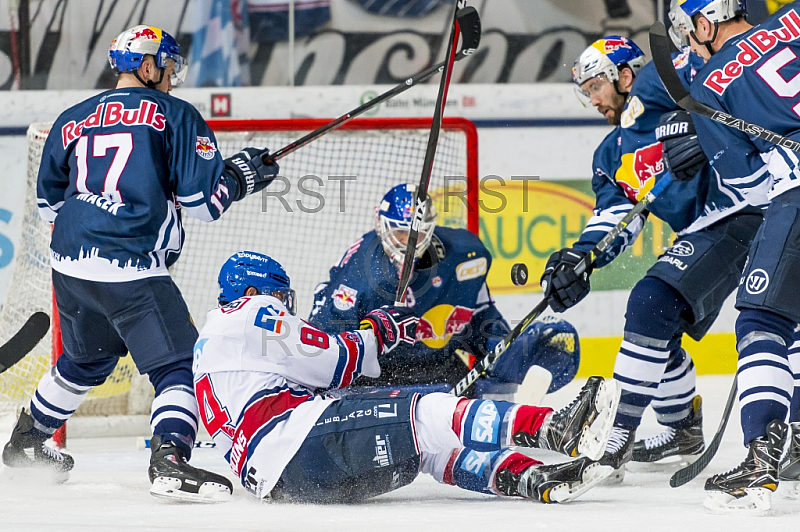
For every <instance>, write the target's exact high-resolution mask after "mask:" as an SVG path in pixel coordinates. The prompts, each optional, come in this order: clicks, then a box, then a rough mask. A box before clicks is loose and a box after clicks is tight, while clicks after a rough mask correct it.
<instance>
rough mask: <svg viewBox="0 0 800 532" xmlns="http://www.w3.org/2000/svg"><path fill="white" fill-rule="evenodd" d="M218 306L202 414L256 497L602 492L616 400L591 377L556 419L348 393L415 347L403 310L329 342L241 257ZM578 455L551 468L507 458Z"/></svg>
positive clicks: (208, 334) (247, 256) (268, 263)
mask: <svg viewBox="0 0 800 532" xmlns="http://www.w3.org/2000/svg"><path fill="white" fill-rule="evenodd" d="M219 284H220V289H221V290H220V296H219V301H220V305H221V306H220V308H218V309H214V310H212V311H210V312H209V313H208V316H207V320H206V325H205V327H203V330H202V331H201V333H200V337H199V340H198V341H197V344H196V346H195V354H194V365H193V373H194V380H195V392H196V397H197V401H198V405H199V409H200V416H201V419H202V421H203V423H204V424H205V426H206V429H208V432H209V433H210V434H211V435H212V437H213V438H214V441H215V442H216V447H217V449H219V450H221V451H222V453H223V455H224V457H225V459H226V460H227V461H228V463H229V465H230V467H231V470H232V471H233V472H234V474H235V475H236V476H237V477H238V478H239V480H240V482H241V483H242V485H243V486H244V487H245V488H246V489H247V490H248V491H249V492H251V493H252V494H253V495H255V496H256V497H258V498H260V499H272V500H290V501H307V502H357V501H360V500H363V499H366V498H369V497H372V496H376V495H380V494H382V493H386V492H388V491H391V490H394V489H396V488H399V487H401V486H404V485H406V484H408V483H410V482H411V481H412V480H413V479H414V478H415V477H416V476H417V475H418V474H419V472H420V471H421V472H425V473H428V474H431V475H432V476H433V477H434V478H436V480H438V481H439V482H443V483H447V484H451V485H456V486H459V487H461V488H464V489H469V490H473V491H478V492H482V493H487V494H496V495H505V496H519V497H525V498H530V499H536V500H539V501H542V502H548V503H549V502H567V501H570V500H572V499H574V498H575V497H577V496H579V495H580V494H582V493H584V492H585V491H586V490H588V489H589V488H591V487H592V486H594V485H595V484H597V483H598V482H600V481H601V480H602V479H604V478H605V477H606V476H607V475H608V474H610V473H611V468H610V467H604V466H600V465H599V464H598V463H597V462H595V461H594V460H596V459H597V458H599V457H600V455H601V454H602V452H603V449H604V448H605V444H606V441H607V439H608V434H609V433H610V430H611V424H612V420H613V418H614V415H615V413H616V408H617V405H618V401H619V387H618V385H617V383H616V382H614V381H604V380H603V379H602V378H600V377H592V378H591V379H589V381H588V382H587V384H586V385H585V386H584V387H583V389H582V390H581V392H580V394H579V396H578V397H577V398H576V399H575V401H573V402H572V404H570V405H569V406H567V407H565V408H563V409H562V410H559V411H557V412H554V411H553V410H552V409H550V408H544V407H536V406H527V405H521V404H514V403H509V402H505V401H489V400H470V399H466V398H461V397H456V396H453V395H450V394H444V393H432V394H428V395H425V396H421V395H419V394H416V393H411V392H407V391H399V390H396V391H391V392H376V393H365V394H342V393H341V392H339V393H338V397H335V396H333V395H332V394H330V393H320V392H326V391H328V390H336V389H343V388H347V387H348V386H349V385H350V383H352V382H353V380H354V379H355V378H356V377H358V376H359V375H362V374H363V375H368V376H372V377H378V376H379V375H380V372H381V370H380V359H381V357H382V356H384V355H385V354H387V353H389V352H391V351H392V350H393V349H395V348H397V347H398V346H400V345H403V344H413V343H414V341H415V330H416V325H417V321H418V318H416V317H415V316H414V314H413V313H412V311H411V310H409V309H407V308H406V307H391V306H386V307H381V308H379V309H376V310H374V311H372V312H369V313H367V315H366V316H365V317H364V319H363V320H362V321H361V324H360V327H361V329H360V330H355V331H346V332H343V333H340V334H327V333H324V332H322V331H320V330H319V329H317V328H316V327H314V326H312V325H310V324H309V323H307V322H305V321H303V320H302V319H300V318H298V317H296V316H295V315H294V291H293V290H292V289H291V287H290V283H289V278H288V276H287V274H286V272H285V271H284V270H283V268H282V267H281V265H280V264H278V263H277V262H276V261H275V260H273V259H271V258H270V257H267V256H266V255H261V254H258V253H253V252H246V251H243V252H240V253H237V254H235V255H234V256H232V257H231V258H230V259H228V261H227V262H226V263H225V265H224V266H223V267H222V269H221V271H220V275H219ZM512 445H517V446H527V447H537V448H543V449H549V450H553V451H558V452H561V453H564V454H567V455H569V456H579V457H578V458H577V459H576V460H573V461H571V462H567V463H562V464H554V465H542V463H541V462H539V461H537V460H534V459H532V458H530V457H528V456H526V455H523V454H521V453H518V452H516V451H513V450H511V449H510V448H509V447H510V446H512Z"/></svg>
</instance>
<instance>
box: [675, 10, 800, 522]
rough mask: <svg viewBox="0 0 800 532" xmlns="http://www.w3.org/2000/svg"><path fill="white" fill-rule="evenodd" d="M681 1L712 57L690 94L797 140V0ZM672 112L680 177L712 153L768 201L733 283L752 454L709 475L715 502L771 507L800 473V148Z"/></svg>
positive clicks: (724, 176) (724, 174)
mask: <svg viewBox="0 0 800 532" xmlns="http://www.w3.org/2000/svg"><path fill="white" fill-rule="evenodd" d="M681 9H682V10H683V12H685V13H686V14H687V15H688V16H689V17H691V19H690V20H689V21H688V22H687V24H685V25H684V27H683V31H684V33H685V34H686V35H687V38H688V39H689V41H690V43H691V46H692V48H693V49H694V50H696V51H697V53H699V54H701V55H703V57H705V58H706V60H707V63H706V66H705V67H704V68H703V70H702V71H701V72H700V73H699V74H698V76H697V78H696V79H695V80H694V82H693V83H692V86H691V95H692V96H693V97H694V98H695V99H696V100H698V101H699V102H701V103H704V104H706V105H708V106H710V107H712V108H714V109H717V110H720V111H722V112H724V113H728V114H730V115H731V116H732V117H735V118H737V119H742V120H745V121H747V122H750V123H753V124H756V125H758V126H760V127H763V128H766V129H769V130H771V131H773V132H775V133H778V134H779V135H783V136H786V137H788V138H790V139H794V140H800V116H798V109H800V107H798V104H797V102H798V95H799V94H800V86H798V83H797V80H798V71H800V62H798V61H797V55H798V53H800V6H798V5H797V4H796V3H794V4H789V5H787V6H786V7H784V8H783V9H781V10H779V11H777V12H776V13H775V14H773V15H772V16H770V17H769V18H768V19H766V20H765V21H764V22H762V23H761V24H760V25H759V26H757V27H756V28H752V27H751V26H750V25H749V24H748V23H747V22H746V21H745V18H744V17H745V14H746V6H745V2H743V1H742V2H740V1H737V0H685V1H684V2H681ZM664 124H665V125H669V126H670V128H669V131H670V133H671V134H667V135H665V136H664V154H665V158H666V160H667V164H668V165H669V166H670V167H671V168H672V169H673V173H674V174H675V176H676V177H677V178H681V179H684V178H686V179H688V178H691V177H692V176H691V175H687V173H686V172H685V168H686V167H687V166H691V165H693V164H702V163H703V162H705V161H706V160H710V161H711V166H712V168H713V170H714V175H715V176H716V178H717V179H719V180H721V181H722V183H724V184H727V185H728V186H729V187H730V188H731V189H732V190H733V191H734V192H735V193H736V194H738V195H739V196H741V197H743V198H745V199H746V200H747V201H749V202H751V203H765V202H766V203H768V207H767V209H766V211H765V214H764V220H763V223H762V224H761V226H760V228H759V230H758V234H757V237H756V239H755V241H754V242H753V244H752V245H751V247H750V250H749V255H748V258H747V265H746V267H745V270H744V273H743V275H742V278H741V284H740V286H739V291H738V292H737V295H736V308H737V309H739V316H738V318H737V320H736V340H737V351H738V353H739V362H738V370H737V375H736V380H737V385H738V393H739V404H740V405H741V424H742V431H743V433H744V444H745V446H746V447H747V449H748V451H747V457H746V458H745V460H744V462H742V464H740V465H739V466H737V467H736V468H734V469H732V470H731V471H728V472H726V473H722V474H718V475H714V476H713V477H711V478H710V479H708V480H707V482H706V485H705V489H706V492H707V495H708V497H707V499H706V501H705V505H706V507H707V508H709V509H711V510H712V511H720V512H727V511H739V512H741V511H751V512H764V511H766V510H769V509H770V507H771V493H772V492H773V491H774V490H775V489H776V488H777V485H778V480H779V479H781V480H792V481H796V480H798V478H800V471H798V457H799V456H800V424H798V423H797V415H798V403H800V394H798V393H797V390H798V388H797V386H798V382H800V381H798V375H800V360H798V358H800V349H798V348H797V344H795V345H792V341H793V331H794V330H795V328H796V327H797V325H798V322H800V293H798V286H800V258H799V257H800V238H798V235H799V234H800V222H798V209H799V208H800V188H798V185H800V168H799V167H798V161H800V159H799V158H798V154H797V153H795V152H793V151H791V150H789V149H786V148H784V147H782V146H780V145H777V144H773V143H770V142H766V141H764V140H762V139H759V138H757V137H754V136H751V135H748V134H747V132H743V131H738V130H734V129H731V128H729V127H725V126H723V125H722V124H718V123H715V122H713V121H711V120H709V119H708V118H705V117H703V116H699V115H693V116H691V117H690V116H689V115H688V114H685V113H682V114H680V115H677V116H669V117H665V120H664ZM675 126H677V127H675ZM665 131H666V128H665ZM790 346H791V347H790ZM787 417H788V419H790V420H791V421H793V423H791V444H790V445H789V451H788V454H787V457H786V458H785V459H784V461H782V462H780V467H779V460H780V457H781V451H782V449H783V446H784V441H785V439H786V436H787V426H786V424H785V423H784V421H785V420H786V419H787Z"/></svg>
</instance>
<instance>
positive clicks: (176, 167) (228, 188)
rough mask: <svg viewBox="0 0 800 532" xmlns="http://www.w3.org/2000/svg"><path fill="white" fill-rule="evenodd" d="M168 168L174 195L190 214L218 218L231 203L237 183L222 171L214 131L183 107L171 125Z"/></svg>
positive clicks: (222, 163) (204, 218)
mask: <svg viewBox="0 0 800 532" xmlns="http://www.w3.org/2000/svg"><path fill="white" fill-rule="evenodd" d="M171 144H172V145H171V146H170V148H171V154H170V169H171V171H172V175H173V180H174V186H175V197H176V199H177V201H178V203H180V205H181V207H182V209H183V210H184V211H185V212H186V213H187V214H188V215H189V216H191V217H192V218H197V219H198V220H202V221H204V222H210V221H213V220H216V219H218V218H219V217H220V216H221V215H222V213H223V212H225V210H226V209H227V208H228V207H230V205H231V203H233V197H234V196H235V192H236V187H237V185H236V184H235V183H234V182H233V179H232V178H231V177H230V176H228V175H226V174H224V173H223V170H224V167H225V165H224V162H223V159H222V155H221V154H220V152H219V149H218V146H217V139H216V137H215V136H214V132H213V131H212V130H211V128H210V127H209V126H208V124H207V123H206V122H205V120H203V117H202V116H200V114H199V113H198V112H197V111H196V110H194V109H186V110H184V114H183V116H182V121H181V123H179V124H177V125H175V126H173V129H172V137H171Z"/></svg>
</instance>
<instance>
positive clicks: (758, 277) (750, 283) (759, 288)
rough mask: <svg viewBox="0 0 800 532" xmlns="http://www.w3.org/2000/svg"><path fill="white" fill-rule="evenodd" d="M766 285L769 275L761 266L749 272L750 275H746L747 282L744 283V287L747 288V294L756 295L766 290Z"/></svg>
mask: <svg viewBox="0 0 800 532" xmlns="http://www.w3.org/2000/svg"><path fill="white" fill-rule="evenodd" d="M768 286H769V275H767V272H765V271H764V270H762V269H761V268H759V269H757V270H753V271H752V272H750V275H748V276H747V284H745V289H746V290H747V293H748V294H752V295H754V296H755V295H758V294H760V293H762V292H763V291H764V290H766V289H767V287H768Z"/></svg>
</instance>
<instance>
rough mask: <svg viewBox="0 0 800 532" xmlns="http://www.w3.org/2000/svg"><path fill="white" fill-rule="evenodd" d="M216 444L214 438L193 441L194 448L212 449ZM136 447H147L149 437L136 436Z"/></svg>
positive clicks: (148, 445) (148, 446)
mask: <svg viewBox="0 0 800 532" xmlns="http://www.w3.org/2000/svg"><path fill="white" fill-rule="evenodd" d="M216 446H217V443H216V442H215V441H214V440H197V441H195V442H194V448H195V449H213V448H214V447H216ZM136 448H137V449H149V448H150V438H136Z"/></svg>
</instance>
